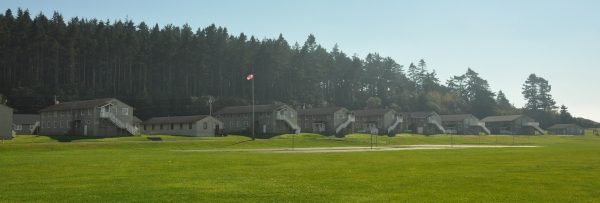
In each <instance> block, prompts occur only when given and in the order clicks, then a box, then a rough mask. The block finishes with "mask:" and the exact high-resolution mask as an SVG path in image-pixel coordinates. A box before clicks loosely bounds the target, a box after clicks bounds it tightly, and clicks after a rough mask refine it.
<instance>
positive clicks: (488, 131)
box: [469, 122, 492, 135]
mask: <svg viewBox="0 0 600 203" xmlns="http://www.w3.org/2000/svg"><path fill="white" fill-rule="evenodd" d="M469 125H470V126H478V127H480V128H481V129H483V131H485V134H487V135H491V134H492V133H491V132H490V129H488V128H487V127H485V123H484V122H477V123H471V124H469Z"/></svg>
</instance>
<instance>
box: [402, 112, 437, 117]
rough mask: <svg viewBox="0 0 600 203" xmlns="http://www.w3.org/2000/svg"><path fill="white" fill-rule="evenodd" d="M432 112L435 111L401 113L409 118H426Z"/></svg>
mask: <svg viewBox="0 0 600 203" xmlns="http://www.w3.org/2000/svg"><path fill="white" fill-rule="evenodd" d="M433 113H435V111H418V112H401V114H402V115H404V116H407V117H411V118H427V117H429V115H431V114H433Z"/></svg>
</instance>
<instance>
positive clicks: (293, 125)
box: [277, 115, 300, 130]
mask: <svg viewBox="0 0 600 203" xmlns="http://www.w3.org/2000/svg"><path fill="white" fill-rule="evenodd" d="M277 120H281V121H285V122H286V123H287V124H288V125H290V127H291V128H292V129H294V130H298V129H300V126H298V125H297V124H295V123H293V122H292V121H291V120H290V119H289V118H288V117H287V116H285V115H277Z"/></svg>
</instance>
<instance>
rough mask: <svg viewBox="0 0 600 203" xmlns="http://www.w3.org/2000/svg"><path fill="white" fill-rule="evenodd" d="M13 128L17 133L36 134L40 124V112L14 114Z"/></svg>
mask: <svg viewBox="0 0 600 203" xmlns="http://www.w3.org/2000/svg"><path fill="white" fill-rule="evenodd" d="M13 124H15V125H14V127H13V129H14V130H15V132H16V134H17V135H35V134H37V132H38V130H39V126H40V115H39V114H13Z"/></svg>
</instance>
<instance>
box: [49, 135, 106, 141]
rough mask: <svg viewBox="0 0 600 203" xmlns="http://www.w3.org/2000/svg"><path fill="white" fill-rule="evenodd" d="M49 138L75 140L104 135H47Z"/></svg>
mask: <svg viewBox="0 0 600 203" xmlns="http://www.w3.org/2000/svg"><path fill="white" fill-rule="evenodd" d="M47 136H48V137H49V138H50V139H53V140H56V141H58V142H73V141H76V140H98V139H104V138H105V137H84V136H80V135H47Z"/></svg>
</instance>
